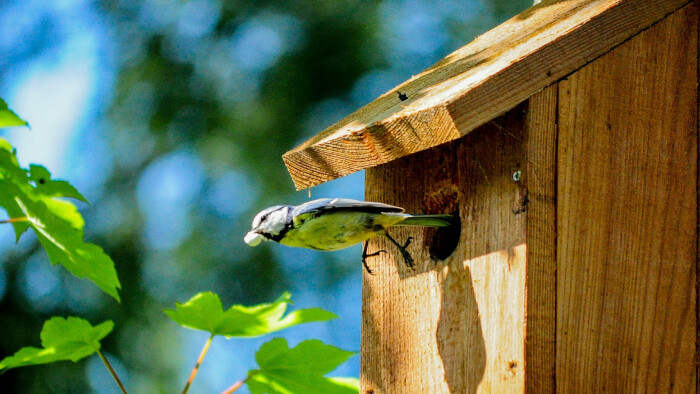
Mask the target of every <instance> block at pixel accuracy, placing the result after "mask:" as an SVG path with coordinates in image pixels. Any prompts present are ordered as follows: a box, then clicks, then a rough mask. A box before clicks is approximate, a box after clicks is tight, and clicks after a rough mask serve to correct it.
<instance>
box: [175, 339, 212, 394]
mask: <svg viewBox="0 0 700 394" xmlns="http://www.w3.org/2000/svg"><path fill="white" fill-rule="evenodd" d="M212 339H214V334H211V336H210V337H209V339H207V342H206V343H205V344H204V348H202V352H201V353H199V358H198V359H197V364H195V365H194V368H192V372H191V373H190V377H189V379H187V384H186V385H185V389H184V390H182V394H187V390H189V389H190V385H191V384H192V381H193V380H194V377H195V376H197V372H199V366H200V365H202V361H204V356H206V355H207V352H208V351H209V346H211V340H212Z"/></svg>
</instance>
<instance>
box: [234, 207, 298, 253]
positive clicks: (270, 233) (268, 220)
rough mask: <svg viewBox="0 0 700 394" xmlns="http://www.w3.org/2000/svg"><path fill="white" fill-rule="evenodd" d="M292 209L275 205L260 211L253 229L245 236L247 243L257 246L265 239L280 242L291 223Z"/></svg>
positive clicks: (254, 220) (254, 221)
mask: <svg viewBox="0 0 700 394" xmlns="http://www.w3.org/2000/svg"><path fill="white" fill-rule="evenodd" d="M290 208H291V207H290V206H289V205H275V206H274V207H270V208H266V209H263V210H262V211H260V213H258V214H257V215H255V218H254V219H253V228H252V229H251V230H250V231H248V234H246V235H245V238H244V241H245V243H247V244H248V245H250V246H257V245H258V244H259V243H260V241H262V240H263V239H267V240H271V241H278V242H279V240H280V239H281V238H282V236H283V235H284V233H285V232H286V230H287V229H288V228H287V227H288V225H289V224H288V223H290V222H291V220H290V219H291V218H290V217H289V216H290V215H291V209H290Z"/></svg>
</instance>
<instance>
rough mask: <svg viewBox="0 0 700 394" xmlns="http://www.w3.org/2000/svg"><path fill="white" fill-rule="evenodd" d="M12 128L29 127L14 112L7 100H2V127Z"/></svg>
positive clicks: (0, 112)
mask: <svg viewBox="0 0 700 394" xmlns="http://www.w3.org/2000/svg"><path fill="white" fill-rule="evenodd" d="M12 126H27V122H26V121H25V120H22V118H20V117H19V116H17V114H16V113H14V112H12V110H11V109H10V108H9V107H8V106H7V103H6V102H5V100H3V99H1V98H0V127H12Z"/></svg>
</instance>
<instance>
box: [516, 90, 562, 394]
mask: <svg viewBox="0 0 700 394" xmlns="http://www.w3.org/2000/svg"><path fill="white" fill-rule="evenodd" d="M557 104H558V89H557V84H553V85H551V86H549V87H547V88H545V89H544V90H542V91H540V92H539V93H535V94H534V95H533V96H532V97H531V98H530V99H529V100H528V115H527V134H526V135H527V158H528V159H527V166H526V168H527V172H526V177H525V179H524V180H523V181H524V182H525V184H526V185H527V196H528V204H527V228H526V234H527V266H526V271H525V272H526V276H525V301H526V305H525V308H526V310H525V391H526V392H528V393H554V392H555V366H556V347H555V342H556V270H557V260H556V244H557V242H556V239H557V232H556V231H557V225H556V223H557V222H556V178H557V160H556V159H557Z"/></svg>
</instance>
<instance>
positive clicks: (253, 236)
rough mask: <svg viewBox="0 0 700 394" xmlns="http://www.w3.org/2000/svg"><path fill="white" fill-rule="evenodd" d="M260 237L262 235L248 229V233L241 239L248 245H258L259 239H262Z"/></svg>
mask: <svg viewBox="0 0 700 394" xmlns="http://www.w3.org/2000/svg"><path fill="white" fill-rule="evenodd" d="M262 238H263V237H262V235H260V234H258V233H256V232H253V231H248V234H246V235H245V238H243V241H245V243H247V244H248V245H249V246H258V244H259V243H260V241H262Z"/></svg>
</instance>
